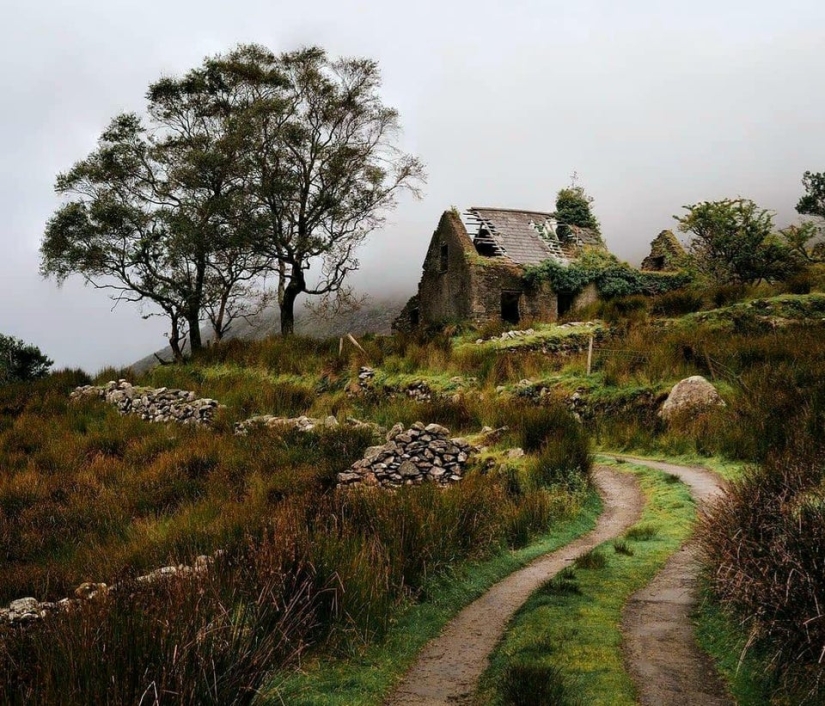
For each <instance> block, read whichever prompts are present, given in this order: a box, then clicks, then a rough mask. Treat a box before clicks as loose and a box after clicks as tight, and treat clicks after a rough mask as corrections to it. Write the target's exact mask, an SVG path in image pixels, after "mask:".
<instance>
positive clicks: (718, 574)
mask: <svg viewBox="0 0 825 706" xmlns="http://www.w3.org/2000/svg"><path fill="white" fill-rule="evenodd" d="M824 479H825V456H823V455H822V453H821V451H816V452H813V450H812V449H811V448H810V446H805V445H800V446H798V447H797V448H794V449H790V450H788V451H786V452H784V453H782V454H778V455H775V456H771V457H769V458H768V459H767V460H766V462H765V463H764V464H763V465H762V466H760V467H759V468H757V469H753V470H751V472H750V473H748V474H747V475H746V476H745V477H744V478H743V479H742V480H741V481H739V482H738V483H735V484H734V485H733V487H732V488H731V490H730V491H729V493H728V494H726V495H725V496H724V497H723V498H722V500H721V501H720V502H718V503H717V504H716V505H715V506H714V507H713V509H712V511H711V513H710V514H709V515H708V516H707V517H706V518H705V519H704V521H703V523H702V526H701V532H700V539H701V547H702V550H703V554H704V558H705V561H706V562H707V565H708V567H709V578H710V583H711V587H712V590H713V591H714V593H715V595H716V597H717V598H718V600H719V601H720V602H721V604H722V606H723V607H724V608H726V609H727V610H728V611H729V612H730V613H732V614H733V615H734V616H735V617H736V619H737V621H740V622H741V623H742V624H743V625H748V626H750V632H751V640H750V641H749V644H752V645H753V646H754V647H756V648H759V649H764V650H766V651H768V652H769V654H770V657H771V661H772V662H773V663H774V665H776V667H777V669H778V670H779V672H780V673H784V674H785V675H786V676H788V675H790V676H791V677H793V676H794V674H795V673H796V675H797V676H802V681H803V682H804V681H806V680H810V678H811V676H812V674H811V673H808V674H807V675H806V674H805V672H806V670H807V671H808V672H810V671H811V670H813V671H814V672H816V671H820V670H821V666H820V664H821V656H822V645H823V644H825V621H823V619H822V606H823V605H825V568H824V567H823V563H822V556H823V554H825V494H823V480H824ZM800 673H801V674H800ZM820 673H821V672H820ZM809 683H810V682H809Z"/></svg>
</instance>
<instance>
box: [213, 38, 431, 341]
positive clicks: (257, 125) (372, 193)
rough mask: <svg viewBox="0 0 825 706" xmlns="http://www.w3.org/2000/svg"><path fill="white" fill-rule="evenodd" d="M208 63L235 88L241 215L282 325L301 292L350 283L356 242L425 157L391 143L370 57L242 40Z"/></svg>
mask: <svg viewBox="0 0 825 706" xmlns="http://www.w3.org/2000/svg"><path fill="white" fill-rule="evenodd" d="M208 65H209V69H210V71H212V72H213V74H214V75H215V76H219V77H220V81H221V82H222V83H223V84H224V85H225V86H227V90H229V91H230V92H231V94H232V96H233V111H234V113H233V114H234V118H235V120H236V122H235V125H234V129H235V130H236V132H237V134H238V135H240V136H242V139H243V140H244V146H245V147H244V167H243V172H244V174H245V177H246V182H245V189H246V194H247V195H248V196H249V198H250V200H251V210H250V211H249V214H248V216H249V222H250V223H254V224H255V226H256V228H259V229H260V230H259V233H258V245H259V248H258V252H260V253H263V254H264V255H265V256H266V257H267V258H269V260H270V262H271V267H272V270H273V271H274V272H275V275H276V278H277V300H278V305H279V308H280V314H281V331H282V333H284V334H291V333H292V332H293V330H294V321H295V318H294V310H295V302H296V300H297V298H298V297H299V296H300V295H301V294H306V295H315V296H320V297H323V298H329V297H341V296H344V295H346V294H347V293H348V290H347V288H346V278H347V275H348V274H349V273H350V272H352V271H353V270H355V269H357V267H358V260H357V258H356V253H357V250H358V247H359V246H360V245H361V243H363V241H364V239H365V238H366V237H367V235H368V234H369V233H370V232H371V231H373V230H375V229H376V228H378V227H379V226H381V225H382V224H383V223H384V220H385V218H386V214H387V213H388V212H389V210H391V209H392V208H393V207H394V206H395V205H396V199H397V196H398V195H399V193H400V192H402V191H405V190H407V191H410V192H412V193H417V189H418V187H419V185H420V184H421V183H422V182H423V179H424V173H423V168H422V165H421V163H420V162H419V161H418V159H416V158H415V157H413V156H411V155H409V154H405V153H403V152H402V151H401V150H399V148H398V147H397V137H398V132H399V120H398V113H397V111H396V110H394V109H392V108H389V107H387V106H385V105H384V104H383V102H382V100H381V97H380V95H379V88H380V73H379V70H378V65H377V64H376V62H374V61H371V60H368V59H358V58H344V59H331V58H330V57H328V56H327V54H326V53H325V52H324V51H323V50H322V49H320V48H318V47H312V48H308V49H302V50H300V51H296V52H289V53H284V54H280V55H275V54H273V53H272V52H270V51H268V50H267V49H265V48H264V47H261V46H257V45H243V46H239V47H238V48H237V49H235V50H234V51H232V52H231V53H229V54H228V55H226V56H221V57H216V58H214V59H212V60H209V62H208ZM311 270H312V271H311Z"/></svg>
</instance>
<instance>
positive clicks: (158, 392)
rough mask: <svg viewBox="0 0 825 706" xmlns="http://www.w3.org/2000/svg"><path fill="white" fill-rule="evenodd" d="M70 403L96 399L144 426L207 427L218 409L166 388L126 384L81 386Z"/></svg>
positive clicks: (211, 402)
mask: <svg viewBox="0 0 825 706" xmlns="http://www.w3.org/2000/svg"><path fill="white" fill-rule="evenodd" d="M70 397H71V399H75V400H76V399H85V398H89V397H93V398H94V397H96V398H101V399H104V400H106V402H108V403H109V404H112V405H114V406H116V407H117V408H118V411H119V412H120V413H121V414H135V415H138V416H139V417H140V418H141V419H144V420H146V421H148V422H178V423H179V424H198V425H208V424H210V423H211V422H212V420H213V418H214V416H215V413H216V412H217V411H218V409H220V408H221V406H222V405H220V404H218V402H217V400H212V399H209V398H205V397H202V398H198V397H197V396H196V394H195V393H194V392H189V391H187V390H171V389H169V388H166V387H157V388H155V387H136V386H135V385H132V384H131V383H129V382H127V381H126V380H118V381H117V382H115V381H114V380H112V381H110V382H107V383H106V384H105V385H99V386H93V385H83V386H82V387H78V388H76V389H75V391H74V392H72V394H71V395H70Z"/></svg>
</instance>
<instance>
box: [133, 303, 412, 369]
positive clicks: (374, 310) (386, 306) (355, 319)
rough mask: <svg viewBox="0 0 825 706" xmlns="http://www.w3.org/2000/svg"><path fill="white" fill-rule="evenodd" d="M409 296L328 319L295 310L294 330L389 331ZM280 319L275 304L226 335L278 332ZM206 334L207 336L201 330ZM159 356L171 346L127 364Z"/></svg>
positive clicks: (166, 355) (326, 333) (166, 356)
mask: <svg viewBox="0 0 825 706" xmlns="http://www.w3.org/2000/svg"><path fill="white" fill-rule="evenodd" d="M408 298H409V297H407V296H404V295H395V296H388V297H381V298H377V297H369V298H368V299H367V300H366V301H365V302H364V304H363V305H362V306H361V307H360V308H359V309H357V310H356V311H352V312H347V313H343V314H340V315H338V316H335V317H333V318H330V319H326V318H319V317H317V316H314V315H313V314H312V312H310V311H309V310H307V309H303V310H301V311H298V312H296V314H295V333H296V334H298V335H299V336H309V337H310V338H334V337H339V336H344V335H346V334H348V333H351V334H352V335H353V336H363V335H364V334H367V333H374V334H380V335H389V334H390V333H391V332H392V322H393V321H394V320H395V318H396V317H397V316H398V315H399V314H400V313H401V309H403V308H404V305H405V304H406V303H407V299H408ZM280 330H281V319H280V316H279V314H278V311H277V309H276V308H272V309H267V310H266V311H264V312H263V313H262V314H260V315H259V316H257V317H255V318H254V319H251V320H250V321H237V322H236V323H234V324H233V326H232V330H231V331H230V332H229V334H227V338H228V339H233V338H240V339H242V340H245V341H248V340H259V339H261V338H267V337H268V336H274V335H277V334H278V333H280ZM204 335H205V338H206V339H208V338H209V336H208V335H207V334H206V332H204ZM158 357H160V358H161V359H163V360H170V359H171V357H172V350H171V349H170V348H169V347H168V346H166V347H165V348H162V349H161V350H159V351H156V352H155V353H151V354H149V355H147V356H146V357H144V358H141V359H140V360H138V361H136V362H134V363H132V365H131V366H129V367H130V368H131V369H132V370H133V371H134V372H135V373H143V372H145V371H147V370H149V369H150V368H152V367H154V366H155V365H158Z"/></svg>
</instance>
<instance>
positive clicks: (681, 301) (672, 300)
mask: <svg viewBox="0 0 825 706" xmlns="http://www.w3.org/2000/svg"><path fill="white" fill-rule="evenodd" d="M703 306H704V297H703V296H702V294H701V292H699V291H697V290H695V289H681V290H677V291H675V292H667V293H665V294H662V295H660V296H658V297H656V298H655V299H654V300H653V304H652V306H651V310H652V311H653V313H654V314H657V315H659V316H684V315H685V314H690V313H693V312H694V311H699V310H700V309H701V308H702V307H703Z"/></svg>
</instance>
